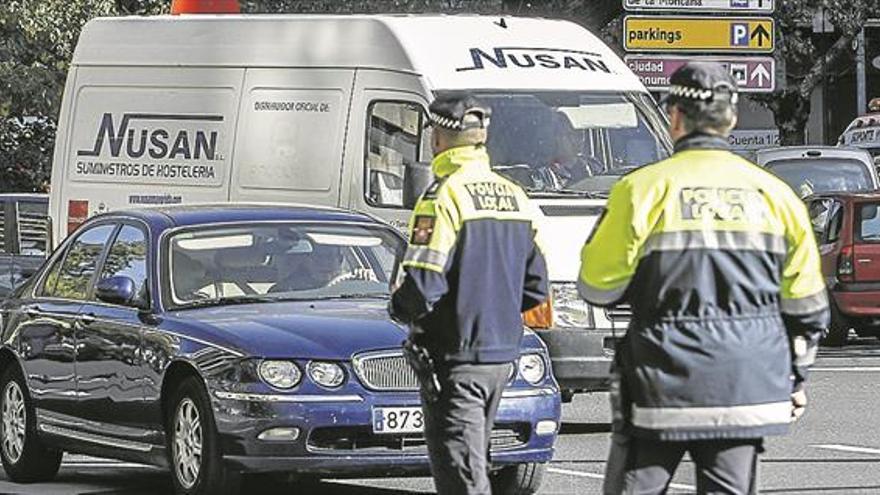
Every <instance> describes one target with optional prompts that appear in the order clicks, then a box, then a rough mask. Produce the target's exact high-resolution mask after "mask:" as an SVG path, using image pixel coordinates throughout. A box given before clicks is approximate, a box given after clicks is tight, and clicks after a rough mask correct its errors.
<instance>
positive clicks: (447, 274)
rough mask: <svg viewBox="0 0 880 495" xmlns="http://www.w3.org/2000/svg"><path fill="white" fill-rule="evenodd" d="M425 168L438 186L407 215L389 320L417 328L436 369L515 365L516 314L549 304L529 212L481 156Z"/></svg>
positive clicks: (470, 151) (439, 159)
mask: <svg viewBox="0 0 880 495" xmlns="http://www.w3.org/2000/svg"><path fill="white" fill-rule="evenodd" d="M431 166H432V169H433V172H434V175H435V176H437V181H436V182H435V183H434V184H433V185H432V186H431V187H429V188H428V190H427V191H426V192H425V194H424V195H423V196H422V198H421V199H420V201H419V202H418V204H417V205H416V207H415V209H414V210H413V215H412V219H411V221H410V239H409V240H410V245H409V247H408V249H407V251H406V255H405V257H404V260H403V262H402V266H403V268H404V270H405V271H406V278H405V279H404V281H403V284H402V285H401V287H400V288H399V289H398V290H397V291H395V293H394V295H393V297H392V304H391V310H392V315H393V316H395V317H396V318H398V319H400V320H402V321H405V322H415V323H416V324H417V325H418V326H419V327H420V328H421V329H422V330H423V331H424V334H423V335H421V336H420V340H419V341H417V343H419V344H421V345H424V346H426V347H427V348H428V349H429V350H430V351H431V352H432V354H433V355H434V357H435V359H438V360H440V361H446V362H462V363H500V362H509V361H513V360H514V359H516V358H517V356H518V355H519V345H520V340H521V338H522V329H523V325H522V317H521V312H522V311H525V310H528V309H530V308H532V307H534V306H537V305H538V304H540V303H541V302H542V301H543V300H544V299H545V298H546V297H547V290H548V281H547V267H546V262H545V260H544V255H543V254H542V252H541V248H540V246H539V241H538V239H537V224H536V222H535V219H536V215H535V211H534V210H533V207H532V205H531V203H530V202H529V199H528V197H527V196H526V194H525V192H524V191H523V190H522V189H521V188H520V187H519V186H518V185H516V184H515V183H513V182H511V181H509V180H507V179H505V178H504V177H501V176H500V175H498V174H496V173H495V172H493V171H492V169H491V167H490V166H489V155H488V154H487V153H486V149H485V147H483V146H462V147H457V148H452V149H449V150H446V151H445V152H443V153H440V154H438V155H437V156H436V157H435V158H434V160H433V162H432V163H431Z"/></svg>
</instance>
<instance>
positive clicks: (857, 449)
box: [810, 443, 880, 455]
mask: <svg viewBox="0 0 880 495" xmlns="http://www.w3.org/2000/svg"><path fill="white" fill-rule="evenodd" d="M810 447H815V448H817V449H826V450H839V451H841V452H855V453H858V454H874V455H880V449H871V448H868V447H856V446H854V445H840V444H836V443H823V444H819V445H810Z"/></svg>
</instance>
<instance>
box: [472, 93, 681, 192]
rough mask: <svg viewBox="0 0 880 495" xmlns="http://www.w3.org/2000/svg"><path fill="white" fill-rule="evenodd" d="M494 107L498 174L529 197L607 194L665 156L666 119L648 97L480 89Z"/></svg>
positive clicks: (492, 145) (491, 144)
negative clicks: (633, 172)
mask: <svg viewBox="0 0 880 495" xmlns="http://www.w3.org/2000/svg"><path fill="white" fill-rule="evenodd" d="M477 96H478V97H479V98H480V99H481V100H483V101H484V102H485V103H487V104H488V105H489V106H491V107H492V120H491V124H490V126H489V141H488V143H487V145H488V148H489V156H490V157H491V160H492V164H493V168H494V169H495V171H496V172H499V173H501V174H502V175H504V176H506V177H508V178H510V179H511V180H513V181H515V182H517V183H519V184H520V185H522V186H523V187H524V188H525V189H526V190H527V191H528V192H529V193H530V195H532V196H542V195H559V194H577V195H585V196H589V195H595V196H605V195H607V194H608V192H609V191H610V189H611V186H612V185H613V184H614V183H615V182H617V180H618V179H620V177H621V176H623V175H624V174H626V173H627V172H629V171H631V170H633V169H636V168H639V167H641V166H643V165H647V164H649V163H653V162H656V161H658V160H661V159H663V158H666V157H667V156H669V154H670V151H671V148H672V143H671V141H670V139H669V136H668V134H667V131H666V121H665V119H664V118H663V117H662V116H661V115H660V113H659V112H658V110H657V106H656V105H655V104H654V102H653V100H652V99H651V98H650V96H648V95H647V94H642V93H630V92H620V93H596V92H591V93H584V92H576V91H551V92H543V91H542V92H515V93H508V92H504V93H501V92H482V93H477Z"/></svg>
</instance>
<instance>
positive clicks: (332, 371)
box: [306, 361, 345, 388]
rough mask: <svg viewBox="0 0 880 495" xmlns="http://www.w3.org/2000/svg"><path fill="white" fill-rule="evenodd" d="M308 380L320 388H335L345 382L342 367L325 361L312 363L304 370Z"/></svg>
mask: <svg viewBox="0 0 880 495" xmlns="http://www.w3.org/2000/svg"><path fill="white" fill-rule="evenodd" d="M306 371H307V372H308V374H309V378H311V379H312V381H313V382H315V383H317V384H318V385H320V386H322V387H327V388H336V387H338V386H340V385H342V382H344V381H345V371H344V370H343V369H342V366H339V365H338V364H336V363H328V362H327V361H312V362H310V363H309V366H308V367H307V368H306Z"/></svg>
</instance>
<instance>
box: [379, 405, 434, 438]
mask: <svg viewBox="0 0 880 495" xmlns="http://www.w3.org/2000/svg"><path fill="white" fill-rule="evenodd" d="M424 428H425V417H424V416H423V415H422V408H421V407H374V408H373V433H380V434H384V433H421V432H422V430H423V429H424Z"/></svg>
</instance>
